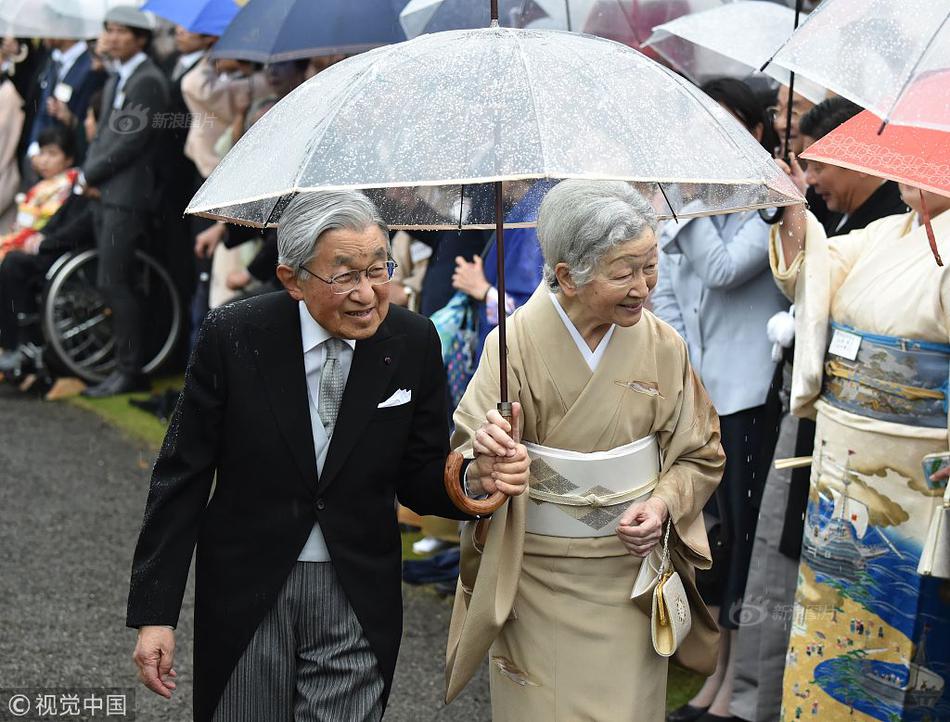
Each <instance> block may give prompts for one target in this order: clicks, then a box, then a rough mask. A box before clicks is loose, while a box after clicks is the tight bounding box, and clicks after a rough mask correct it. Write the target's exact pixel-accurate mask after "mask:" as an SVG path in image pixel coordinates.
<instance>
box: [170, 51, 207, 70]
mask: <svg viewBox="0 0 950 722" xmlns="http://www.w3.org/2000/svg"><path fill="white" fill-rule="evenodd" d="M204 54H205V51H204V50H195V51H194V52H193V53H188V54H187V55H182V56H180V57H179V58H178V62H177V63H176V65H179V66H181V67H182V68H184V69H185V70H191V69H192V68H193V67H194V65H195V63H197V62H198V61H199V60H201V56H202V55H204Z"/></svg>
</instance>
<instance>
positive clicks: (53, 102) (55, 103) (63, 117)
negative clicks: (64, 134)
mask: <svg viewBox="0 0 950 722" xmlns="http://www.w3.org/2000/svg"><path fill="white" fill-rule="evenodd" d="M46 112H47V113H49V114H50V115H51V116H53V117H54V118H56V120H58V121H59V122H60V123H62V124H63V125H65V126H66V127H68V128H72V127H74V126H75V125H76V116H75V115H73V112H72V111H71V110H70V109H69V106H68V105H66V103H64V102H63V101H62V100H60V99H59V98H53V97H49V98H47V99H46Z"/></svg>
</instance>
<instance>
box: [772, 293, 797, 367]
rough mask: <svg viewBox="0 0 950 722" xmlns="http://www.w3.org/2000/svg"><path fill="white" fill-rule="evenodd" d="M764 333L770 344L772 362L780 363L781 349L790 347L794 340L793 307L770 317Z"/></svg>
mask: <svg viewBox="0 0 950 722" xmlns="http://www.w3.org/2000/svg"><path fill="white" fill-rule="evenodd" d="M765 332H766V334H768V337H769V341H771V342H772V360H773V361H781V360H782V349H783V348H788V347H789V346H791V345H792V342H793V341H794V340H795V307H794V306H792V307H791V308H790V309H788V311H779V312H778V313H777V314H775V315H774V316H772V318H770V319H769V322H768V323H767V324H766V326H765Z"/></svg>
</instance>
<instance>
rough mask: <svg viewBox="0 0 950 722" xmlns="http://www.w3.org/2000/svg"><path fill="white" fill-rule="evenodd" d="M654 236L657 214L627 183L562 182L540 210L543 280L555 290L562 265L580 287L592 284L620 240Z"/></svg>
mask: <svg viewBox="0 0 950 722" xmlns="http://www.w3.org/2000/svg"><path fill="white" fill-rule="evenodd" d="M647 229H650V230H652V231H656V212H655V211H654V210H653V206H651V205H650V204H649V203H648V202H647V200H646V199H645V198H644V197H643V196H642V195H640V194H639V193H638V192H637V191H636V190H635V189H634V188H633V186H631V185H630V184H629V183H624V182H623V181H592V180H564V181H561V182H560V183H558V184H557V185H556V186H554V188H552V189H551V190H550V191H548V193H547V195H546V196H545V197H544V201H542V203H541V209H540V210H539V211H538V240H539V241H540V242H541V253H542V254H543V255H544V280H545V282H547V284H548V286H549V287H550V288H551V290H552V291H556V290H557V289H558V287H559V286H558V282H557V277H556V276H555V274H554V267H555V266H557V264H559V263H566V264H567V267H568V268H570V269H571V278H573V279H574V282H575V283H577V285H578V286H583V285H585V284H587V283H590V281H591V278H592V277H593V275H594V269H595V268H596V267H597V264H598V263H599V262H600V261H601V259H602V258H603V257H604V256H605V255H606V254H607V253H608V252H609V251H610V249H611V248H613V247H614V246H617V245H619V244H621V243H623V242H624V241H629V240H632V239H635V238H639V237H640V236H641V235H643V233H644V231H646V230H647Z"/></svg>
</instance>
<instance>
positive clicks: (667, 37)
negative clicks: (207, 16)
mask: <svg viewBox="0 0 950 722" xmlns="http://www.w3.org/2000/svg"><path fill="white" fill-rule="evenodd" d="M794 29H795V11H794V10H792V9H791V8H789V7H786V6H784V5H778V4H776V3H774V2H765V1H764V0H741V1H740V2H734V3H728V4H726V5H720V6H718V7H714V8H711V9H709V10H704V11H703V12H698V13H692V14H690V15H684V16H682V17H679V18H677V19H675V20H672V21H671V22H668V23H663V24H662V25H658V26H657V27H655V28H654V29H653V34H652V35H651V36H650V38H649V39H648V40H647V41H646V43H645V45H647V46H648V47H651V48H653V49H654V50H655V51H656V52H657V53H659V54H660V55H661V56H662V57H663V58H664V59H666V60H667V61H668V62H669V63H670V64H671V65H672V66H673V67H674V68H676V69H677V70H679V71H680V72H682V73H684V74H685V75H686V76H687V77H689V78H691V79H692V80H693V81H695V82H696V83H700V84H701V83H703V82H705V81H706V80H709V79H710V78H713V77H717V76H723V75H727V76H731V77H739V78H741V77H745V76H747V75H749V74H750V73H753V72H755V71H758V70H759V68H761V67H762V66H763V65H764V64H765V63H767V62H768V61H769V58H771V57H772V56H773V55H775V53H776V52H777V51H778V49H779V48H780V47H782V44H783V43H785V42H786V41H787V40H788V39H789V37H791V35H792V32H793V31H794ZM765 72H766V74H767V75H769V76H771V77H772V78H773V79H775V80H777V81H778V82H779V83H781V84H782V85H788V83H789V72H788V70H786V69H784V68H780V67H778V66H777V65H775V64H770V65H769V66H768V67H767V68H766V69H765ZM795 91H796V92H797V93H799V94H801V95H803V96H805V97H806V98H808V99H809V100H810V101H812V102H813V103H818V102H821V101H822V100H823V99H824V97H825V94H826V90H825V89H824V88H822V87H821V86H819V85H818V84H817V83H810V82H808V81H807V79H805V78H801V77H798V78H796V79H795Z"/></svg>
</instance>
